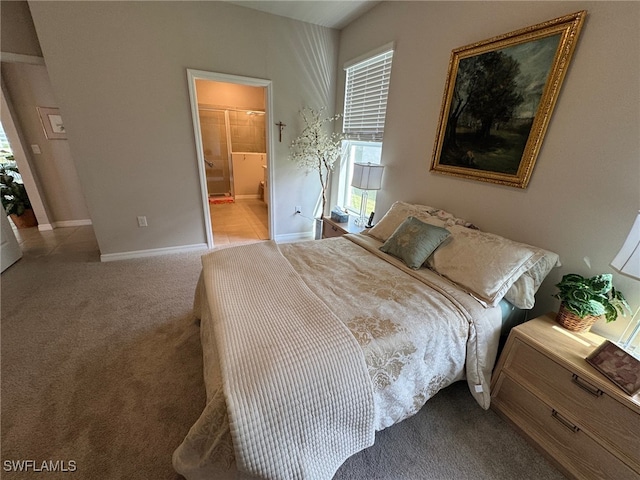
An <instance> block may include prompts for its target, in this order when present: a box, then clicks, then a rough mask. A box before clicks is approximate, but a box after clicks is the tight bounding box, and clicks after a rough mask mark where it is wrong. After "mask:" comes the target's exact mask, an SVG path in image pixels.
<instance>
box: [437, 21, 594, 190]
mask: <svg viewBox="0 0 640 480" xmlns="http://www.w3.org/2000/svg"><path fill="white" fill-rule="evenodd" d="M586 14H587V12H586V11H580V12H577V13H574V14H571V15H566V16H564V17H560V18H556V19H554V20H550V21H547V22H544V23H541V24H537V25H533V26H531V27H527V28H523V29H521V30H517V31H515V32H511V33H507V34H504V35H500V36H498V37H494V38H491V39H489V40H484V41H481V42H477V43H474V44H472V45H467V46H465V47H461V48H458V49H455V50H453V51H452V52H451V59H450V61H449V72H448V75H447V82H446V85H445V91H444V96H443V100H442V108H441V111H440V122H439V125H438V130H437V134H436V143H435V147H434V151H433V158H432V162H431V171H434V172H436V173H442V174H445V175H453V176H458V177H464V178H469V179H474V180H480V181H483V182H492V183H498V184H502V185H508V186H513V187H518V188H526V187H527V184H528V183H529V179H530V177H531V173H532V171H533V167H534V165H535V162H536V158H537V156H538V152H539V151H540V147H541V145H542V140H543V138H544V135H545V132H546V130H547V126H548V125H549V121H550V119H551V114H552V112H553V108H554V106H555V104H556V100H557V98H558V94H559V92H560V88H561V86H562V81H563V79H564V77H565V74H566V72H567V68H568V67H569V62H570V60H571V57H572V55H573V51H574V50H575V47H576V42H577V40H578V35H579V33H580V30H581V28H582V25H583V23H584V19H585V17H586Z"/></svg>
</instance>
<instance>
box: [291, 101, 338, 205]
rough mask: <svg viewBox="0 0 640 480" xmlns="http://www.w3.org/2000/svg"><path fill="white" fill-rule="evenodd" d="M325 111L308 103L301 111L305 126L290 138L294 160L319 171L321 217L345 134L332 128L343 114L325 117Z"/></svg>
mask: <svg viewBox="0 0 640 480" xmlns="http://www.w3.org/2000/svg"><path fill="white" fill-rule="evenodd" d="M323 111H324V108H323V109H320V110H314V109H312V108H308V107H305V108H303V109H302V110H301V112H300V115H301V116H302V119H303V120H304V128H303V129H302V132H301V133H300V135H298V137H297V138H296V139H295V140H294V141H293V142H291V147H290V148H291V154H290V155H289V159H290V160H291V161H293V162H295V163H296V164H297V166H298V168H302V169H304V170H306V171H307V172H311V171H315V172H317V173H318V178H319V179H320V188H321V192H322V211H321V212H320V218H322V217H323V216H324V211H325V206H326V203H327V188H328V186H329V179H330V178H331V171H332V170H333V167H334V165H335V163H336V161H337V160H338V159H339V158H340V155H341V153H342V140H343V138H344V135H342V134H340V133H335V132H331V130H332V129H331V123H332V122H334V121H335V120H337V119H338V118H340V115H334V116H333V117H324V116H323Z"/></svg>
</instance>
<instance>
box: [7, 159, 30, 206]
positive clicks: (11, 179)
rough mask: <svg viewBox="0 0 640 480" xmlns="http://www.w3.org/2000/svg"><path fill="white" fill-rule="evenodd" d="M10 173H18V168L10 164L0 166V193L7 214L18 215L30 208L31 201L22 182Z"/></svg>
mask: <svg viewBox="0 0 640 480" xmlns="http://www.w3.org/2000/svg"><path fill="white" fill-rule="evenodd" d="M12 173H18V169H17V168H16V167H12V166H2V167H1V168H0V195H1V196H2V206H3V207H4V209H5V211H6V212H7V215H12V214H15V215H17V216H19V217H20V216H22V215H24V212H25V210H27V209H28V208H31V202H30V201H29V197H28V196H27V190H26V188H25V187H24V184H23V183H20V182H17V181H16V179H15V176H14V175H12Z"/></svg>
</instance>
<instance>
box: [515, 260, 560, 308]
mask: <svg viewBox="0 0 640 480" xmlns="http://www.w3.org/2000/svg"><path fill="white" fill-rule="evenodd" d="M541 250H542V249H541ZM542 251H543V252H544V256H543V257H542V258H541V259H540V260H538V261H537V262H536V263H535V264H533V265H532V266H531V268H529V269H528V270H527V271H526V272H524V273H523V274H522V275H521V276H520V278H518V280H516V281H515V282H514V284H513V285H511V288H509V290H507V293H505V295H504V299H505V300H506V301H508V302H509V303H511V305H514V306H516V307H518V308H524V309H531V308H533V305H534V304H535V301H536V299H535V294H536V292H537V291H538V288H540V285H541V284H542V281H543V280H544V279H545V278H546V276H547V275H548V274H549V272H550V271H551V269H552V268H553V267H559V266H561V264H560V257H559V256H558V255H557V254H556V253H553V252H549V251H547V250H542Z"/></svg>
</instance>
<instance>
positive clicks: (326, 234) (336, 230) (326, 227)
mask: <svg viewBox="0 0 640 480" xmlns="http://www.w3.org/2000/svg"><path fill="white" fill-rule="evenodd" d="M345 233H347V232H346V231H345V230H343V229H342V228H340V227H337V226H336V225H334V224H332V223H331V222H328V221H327V220H326V219H325V220H324V221H323V222H322V238H332V237H339V236H341V235H344V234H345Z"/></svg>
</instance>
